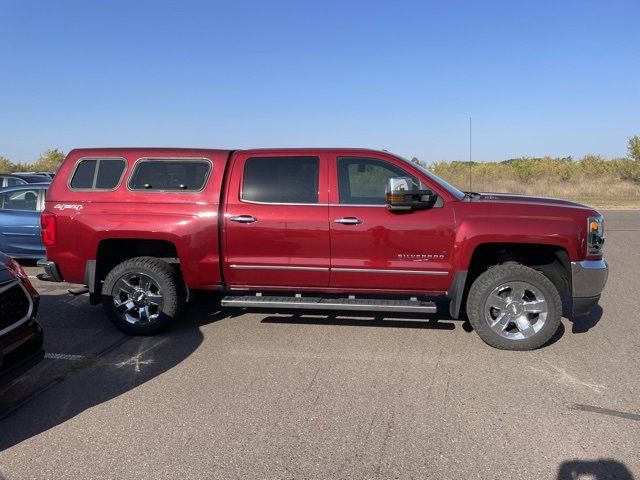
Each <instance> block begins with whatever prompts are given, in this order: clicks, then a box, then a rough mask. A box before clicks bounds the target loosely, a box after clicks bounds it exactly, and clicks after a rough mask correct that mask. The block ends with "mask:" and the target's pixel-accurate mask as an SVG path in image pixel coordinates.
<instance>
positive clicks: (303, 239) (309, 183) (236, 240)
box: [223, 151, 330, 289]
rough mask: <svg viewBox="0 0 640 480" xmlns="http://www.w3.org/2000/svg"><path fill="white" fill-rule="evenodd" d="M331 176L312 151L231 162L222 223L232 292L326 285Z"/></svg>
mask: <svg viewBox="0 0 640 480" xmlns="http://www.w3.org/2000/svg"><path fill="white" fill-rule="evenodd" d="M327 168H328V167H327V160H326V157H325V156H324V155H320V154H317V153H314V152H311V153H309V152H308V151H300V152H294V151H266V152H265V151H255V152H251V151H245V152H238V153H236V154H234V157H233V159H232V164H231V166H230V169H231V170H230V177H229V181H228V189H227V194H226V203H225V213H224V221H223V222H224V224H223V228H224V231H223V239H224V259H225V261H224V275H225V280H226V282H227V283H228V284H229V285H230V286H231V287H232V288H242V287H246V286H253V287H265V288H276V289H278V288H282V287H286V288H289V287H294V288H295V287H309V288H311V287H326V286H327V285H328V284H329V263H330V251H329V226H328V217H327V215H328V201H327Z"/></svg>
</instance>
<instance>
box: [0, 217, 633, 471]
mask: <svg viewBox="0 0 640 480" xmlns="http://www.w3.org/2000/svg"><path fill="white" fill-rule="evenodd" d="M605 218H606V233H607V246H606V259H607V260H608V261H609V263H610V267H611V273H610V277H609V283H608V285H607V288H606V290H605V293H604V295H603V298H602V300H601V306H602V308H598V309H596V310H595V311H593V312H592V313H591V315H590V316H588V317H583V318H580V319H575V320H569V319H563V327H564V328H563V330H562V332H561V334H560V335H558V336H557V337H556V338H555V339H554V340H553V342H552V343H551V344H550V345H548V346H546V347H545V348H543V349H540V350H537V351H533V352H506V351H499V350H495V349H492V348H490V347H488V346H487V345H485V344H484V343H482V341H481V340H480V338H479V337H478V336H477V335H476V334H475V333H473V332H471V331H470V328H469V327H468V326H467V325H465V324H463V322H461V321H453V320H450V319H447V318H438V319H423V318H416V317H413V318H409V317H406V316H404V317H397V318H396V317H393V318H391V317H385V318H379V317H367V316H359V317H354V316H352V315H349V316H322V315H307V314H304V315H298V314H273V313H265V312H245V311H234V310H221V309H220V308H219V306H218V304H217V303H216V297H215V296H211V295H204V296H200V297H199V298H198V299H197V301H196V302H195V303H194V304H193V305H192V306H191V307H190V309H189V310H188V312H187V314H186V315H185V318H184V320H183V321H182V322H181V323H180V324H179V325H177V326H176V327H175V328H173V329H171V330H170V331H168V332H166V333H165V334H162V335H158V336H155V337H146V338H142V337H135V338H134V337H127V336H125V335H123V334H122V333H120V332H119V331H118V330H116V329H115V328H114V327H112V326H111V324H110V323H109V322H108V320H107V319H106V317H105V316H104V315H103V313H102V309H101V308H100V307H91V306H89V305H88V301H87V298H86V297H73V296H70V295H68V294H66V288H69V286H62V287H61V286H60V285H56V284H46V283H42V282H39V281H37V280H34V283H35V285H36V287H37V289H38V290H39V291H40V293H41V295H42V304H41V310H40V314H39V319H40V321H41V323H42V325H43V327H44V328H45V334H46V340H45V342H46V350H47V354H48V356H47V358H46V359H45V360H44V361H43V362H42V363H41V364H40V365H38V366H37V367H36V368H35V369H33V370H32V371H31V372H30V373H29V374H27V375H25V376H23V377H22V378H21V379H20V380H19V381H18V382H17V383H15V384H14V385H11V386H10V387H9V388H5V389H4V390H0V478H1V479H5V480H14V479H23V478H55V479H63V478H70V479H78V478H140V479H148V478H172V479H173V478H319V479H327V478H420V479H426V478H433V479H448V478H451V479H459V478H487V479H489V478H505V479H519V478H522V479H573V478H589V479H598V480H601V479H605V478H611V479H614V478H615V479H632V478H638V479H640V376H639V374H638V372H639V371H640V355H639V354H638V352H639V348H638V347H639V346H640V315H639V313H638V307H639V306H640V301H639V300H638V292H639V291H640V274H639V273H638V272H640V212H637V211H612V212H605ZM27 270H28V273H29V274H30V275H35V274H36V273H37V272H38V269H37V268H35V267H29V268H27Z"/></svg>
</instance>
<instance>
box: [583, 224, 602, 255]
mask: <svg viewBox="0 0 640 480" xmlns="http://www.w3.org/2000/svg"><path fill="white" fill-rule="evenodd" d="M603 247H604V220H603V218H602V217H589V218H587V253H588V254H589V255H598V254H601V253H602V248H603Z"/></svg>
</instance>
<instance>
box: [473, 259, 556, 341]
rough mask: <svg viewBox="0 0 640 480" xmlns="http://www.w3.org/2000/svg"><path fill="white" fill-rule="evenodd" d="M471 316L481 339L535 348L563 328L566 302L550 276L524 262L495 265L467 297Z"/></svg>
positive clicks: (484, 274) (477, 280)
mask: <svg viewBox="0 0 640 480" xmlns="http://www.w3.org/2000/svg"><path fill="white" fill-rule="evenodd" d="M467 316H468V318H469V322H470V323H471V325H472V326H473V328H474V330H475V331H476V332H477V333H478V335H479V336H480V338H481V339H482V340H484V342H486V343H487V344H489V345H491V346H492V347H495V348H499V349H502V350H534V349H536V348H539V347H541V346H543V345H544V344H546V343H547V342H548V341H549V340H550V339H551V337H553V335H554V334H555V333H556V332H557V331H558V328H559V327H560V323H561V322H560V319H561V316H562V301H561V299H560V294H559V293H558V290H557V288H556V287H555V286H554V284H553V283H552V282H551V280H549V279H548V278H547V277H546V276H544V275H543V274H542V273H540V272H539V271H537V270H534V269H533V268H530V267H526V266H524V265H520V264H512V263H509V264H502V265H497V266H495V267H491V268H489V269H488V270H486V271H485V272H484V273H482V274H481V275H479V276H478V278H476V279H475V281H474V282H473V284H472V285H471V289H470V290H469V295H468V297H467Z"/></svg>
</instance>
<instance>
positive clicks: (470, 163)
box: [469, 117, 472, 191]
mask: <svg viewBox="0 0 640 480" xmlns="http://www.w3.org/2000/svg"><path fill="white" fill-rule="evenodd" d="M471 158H472V157H471V117H469V191H471V166H472V162H471Z"/></svg>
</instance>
